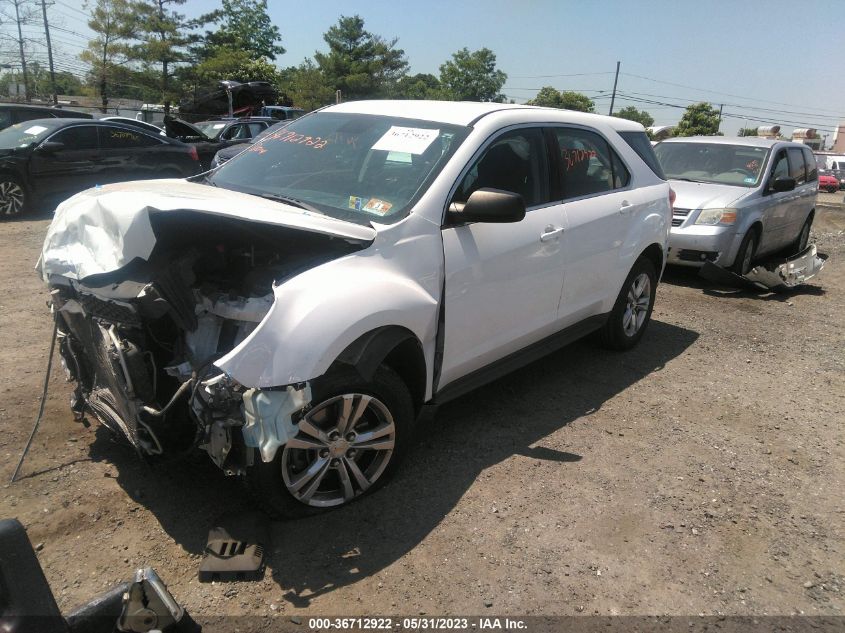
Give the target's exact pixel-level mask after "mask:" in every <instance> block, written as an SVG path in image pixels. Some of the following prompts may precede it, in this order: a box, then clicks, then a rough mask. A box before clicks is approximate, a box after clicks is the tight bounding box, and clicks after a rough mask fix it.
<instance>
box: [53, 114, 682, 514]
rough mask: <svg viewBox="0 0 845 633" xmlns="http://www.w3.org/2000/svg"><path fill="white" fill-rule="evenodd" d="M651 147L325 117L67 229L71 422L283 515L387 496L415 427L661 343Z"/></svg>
mask: <svg viewBox="0 0 845 633" xmlns="http://www.w3.org/2000/svg"><path fill="white" fill-rule="evenodd" d="M656 171H657V172H659V168H657V167H656V162H655V156H654V154H653V152H652V150H651V145H650V144H649V142H648V139H647V138H646V135H645V133H644V131H643V128H642V126H640V125H639V124H636V123H632V122H629V121H625V120H622V119H616V118H609V117H603V116H596V115H590V114H582V113H576V112H568V111H561V110H553V109H545V108H533V107H526V106H518V105H501V104H487V103H451V102H444V103H440V102H430V101H420V102H414V101H402V102H391V101H370V102H357V103H346V104H341V105H337V106H332V107H329V108H325V109H323V110H320V111H318V112H316V113H313V114H310V115H307V116H303V117H301V118H299V119H296V120H295V121H293V122H292V123H291V124H290V126H288V127H287V128H285V129H283V130H280V131H278V132H276V133H274V134H271V135H269V136H268V137H266V138H265V139H263V140H262V141H261V142H259V143H256V144H255V145H252V146H251V147H250V148H249V149H248V150H247V151H244V152H243V153H241V154H239V155H238V156H237V157H235V158H233V159H232V160H231V161H229V162H228V163H226V164H225V165H224V166H222V167H220V168H219V169H217V170H215V171H213V172H210V173H209V174H207V175H205V176H202V177H198V179H196V180H197V182H187V181H181V180H158V181H150V182H144V183H139V182H134V183H126V184H119V185H110V186H107V187H102V188H97V189H92V190H89V191H87V192H84V193H81V194H79V195H77V196H75V197H73V198H71V199H70V200H68V201H66V202H65V203H63V204H62V205H61V206H60V207H59V209H58V210H57V212H56V217H55V219H54V221H53V223H52V225H51V227H50V229H49V232H48V235H47V238H46V241H45V244H44V250H43V253H42V257H41V261H40V270H41V274H42V275H43V278H44V280H45V281H47V282H48V283H49V285H50V288H51V290H52V299H53V310H54V312H55V315H56V318H57V320H58V329H59V339H60V350H61V353H62V357H63V360H64V363H65V365H66V367H67V369H68V372H69V374H70V377H71V378H72V379H73V380H74V381H75V382H76V390H75V402H74V405H73V406H74V409H75V411H76V412H77V414H78V415H80V416H82V415H84V414H85V413H91V414H93V415H94V416H95V417H96V418H97V419H98V420H100V421H101V422H102V423H103V424H105V425H106V426H108V427H110V428H111V429H113V430H115V431H118V432H121V433H123V434H124V435H126V437H127V438H128V439H129V440H130V441H131V442H132V444H133V445H134V446H135V447H136V449H137V450H138V451H139V452H140V453H142V454H145V455H156V454H159V453H164V452H168V451H173V450H176V449H179V448H183V447H189V446H190V445H191V443H194V444H196V445H198V446H200V447H202V448H204V449H205V450H206V451H207V452H208V453H209V455H210V456H211V458H212V459H213V460H214V461H215V463H217V464H218V465H219V466H220V467H221V468H222V469H223V470H224V471H225V472H227V473H230V474H243V475H245V476H246V478H247V481H248V483H249V484H250V485H251V486H252V488H253V489H254V490H255V492H256V493H257V497H258V499H259V501H261V502H262V503H263V505H264V507H265V508H267V509H268V510H269V511H270V512H271V513H272V514H275V515H297V514H303V513H306V512H308V511H312V510H314V509H317V508H322V507H330V506H338V505H341V504H344V503H346V502H348V501H351V500H353V499H355V498H357V497H358V496H360V495H362V494H363V493H365V492H368V491H371V490H373V489H374V488H375V487H376V486H377V485H379V484H380V483H382V482H383V480H384V479H385V476H386V474H387V473H388V472H389V471H390V470H391V469H392V467H393V466H394V465H395V464H396V462H397V460H398V459H399V458H400V457H401V454H402V452H403V451H404V450H405V449H406V448H407V445H408V442H409V439H410V435H411V430H412V427H413V426H414V422H415V420H416V419H417V417H418V416H419V413H420V411H421V410H422V409H423V408H424V407H426V406H431V405H436V404H439V403H442V402H444V401H446V400H449V399H451V398H454V397H456V396H458V395H461V394H463V393H465V392H467V391H469V390H471V389H473V388H475V387H477V386H479V385H481V384H483V383H485V382H487V381H489V380H492V379H494V378H496V377H498V376H501V375H503V374H505V373H507V372H509V371H511V370H513V369H515V368H517V367H519V366H521V365H524V364H526V363H528V362H530V361H531V360H533V359H535V358H538V357H539V356H542V355H544V354H547V353H549V352H551V351H553V350H555V349H557V348H559V347H561V346H563V345H565V344H567V343H569V342H570V341H572V340H574V339H576V338H578V337H581V336H584V335H586V334H588V333H590V332H593V331H596V330H599V331H600V334H601V337H602V338H603V340H604V342H605V343H606V344H607V345H609V346H610V347H613V348H616V349H626V348H629V347H631V346H633V345H634V344H636V343H637V341H638V340H639V339H640V337H641V336H642V335H643V331H644V330H645V328H646V325H647V323H648V320H649V317H650V315H651V310H652V306H653V303H654V296H655V289H656V285H657V282H658V278H659V276H660V273H661V272H662V270H663V266H664V263H665V259H666V245H667V239H668V234H669V226H670V222H671V213H672V211H671V202H670V195H671V191H670V188H669V185H668V183H667V182H666V181H665V180H663V179H662V178H660V177H659V176H657V175H656V173H655V172H656Z"/></svg>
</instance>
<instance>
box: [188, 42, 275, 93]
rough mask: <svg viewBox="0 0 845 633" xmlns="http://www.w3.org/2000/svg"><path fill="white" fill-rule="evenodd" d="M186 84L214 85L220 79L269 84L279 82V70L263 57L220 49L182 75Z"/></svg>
mask: <svg viewBox="0 0 845 633" xmlns="http://www.w3.org/2000/svg"><path fill="white" fill-rule="evenodd" d="M182 76H183V78H184V79H185V80H186V82H191V83H196V84H198V85H199V86H206V87H207V86H209V85H213V84H216V82H218V81H220V80H221V79H234V80H235V81H241V82H247V81H268V82H270V83H271V84H276V83H278V82H279V69H278V68H277V67H276V66H275V64H273V63H271V62H270V61H268V60H267V59H266V58H264V57H253V56H252V55H250V54H249V53H248V52H246V51H238V50H231V49H227V48H221V49H218V50H217V53H216V54H215V55H214V56H212V57H210V58H208V59H206V60H205V61H203V62H201V63H200V64H198V65H197V66H192V67H189V68H188V69H187V71H186V72H184V73H183V74H182Z"/></svg>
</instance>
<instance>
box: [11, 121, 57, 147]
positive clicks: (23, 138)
mask: <svg viewBox="0 0 845 633" xmlns="http://www.w3.org/2000/svg"><path fill="white" fill-rule="evenodd" d="M54 121H55V119H51V120H50V123H51V124H52V123H53V122H54ZM51 124H48V125H42V121H38V120H36V121H24V122H23V123H17V124H15V125H13V126H11V127H7V128H6V129H5V130H0V149H14V148H15V147H29V146H30V145H32V144H33V143H40V142H41V141H42V140H44V138H45V137H46V136H47V135H48V134H49V133H50V132H52V131H53V128H54V127H55V126H54V125H51Z"/></svg>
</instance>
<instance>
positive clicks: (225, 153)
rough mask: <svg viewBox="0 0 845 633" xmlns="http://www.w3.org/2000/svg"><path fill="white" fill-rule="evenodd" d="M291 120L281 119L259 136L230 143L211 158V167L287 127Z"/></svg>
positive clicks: (218, 165)
mask: <svg viewBox="0 0 845 633" xmlns="http://www.w3.org/2000/svg"><path fill="white" fill-rule="evenodd" d="M288 123H290V121H280V122H279V123H276V124H275V125H271V126H270V127H268V128H267V129H266V130H264V131H263V132H262V133H261V134H259V135H258V136H254V137H253V138H251V139H249V140H248V141H244V142H242V143H236V144H234V145H229V146H228V147H224V148H223V149H221V150H220V151H219V152H217V153H216V154H215V155H214V158H212V159H211V165H210V167H211V169H215V168H216V167H220V165H222V164H223V163H225V162H227V161H228V160H229V159H231V158H234V157H235V156H237V155H238V154H240V153H241V152H242V151H244V150H245V149H246V148H247V147H248V146H250V145H252V144H253V143H256V142H258V141H260V140H261V139H263V138H264V137H265V136H267V135H268V134H272V133H273V132H277V131H279V130H281V129H282V128H285V127H287V125H288Z"/></svg>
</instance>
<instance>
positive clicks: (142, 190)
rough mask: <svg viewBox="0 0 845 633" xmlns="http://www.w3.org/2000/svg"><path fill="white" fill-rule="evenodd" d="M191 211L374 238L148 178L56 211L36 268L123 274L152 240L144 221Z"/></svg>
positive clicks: (286, 208) (75, 275) (286, 209)
mask: <svg viewBox="0 0 845 633" xmlns="http://www.w3.org/2000/svg"><path fill="white" fill-rule="evenodd" d="M174 211H194V212H200V213H208V214H209V222H213V221H214V218H213V217H212V216H215V215H217V216H226V217H230V218H240V219H243V220H245V221H249V222H260V223H265V224H273V225H278V226H285V227H288V228H292V229H301V230H303V231H309V232H312V233H320V234H323V235H331V236H335V237H340V238H345V239H349V240H353V241H357V242H370V241H372V240H373V239H374V238H375V236H376V231H375V229H373V228H371V227H368V226H361V225H358V224H352V223H351V222H343V221H341V220H336V219H334V218H330V217H327V216H323V215H318V214H314V213H311V212H309V211H305V210H303V209H299V208H297V207H293V206H290V205H287V204H284V203H282V202H275V201H272V200H266V199H264V198H259V197H257V196H251V195H249V194H245V193H238V192H236V191H230V190H228V189H221V188H218V187H211V186H209V185H200V184H195V183H191V182H187V181H185V180H170V179H168V180H147V181H136V182H127V183H120V184H116V185H107V186H104V187H98V188H95V189H89V190H87V191H84V192H82V193H80V194H77V195H75V196H74V197H72V198H70V199H69V200H66V201H65V202H63V203H62V204H61V205H59V207H58V209H56V214H55V217H54V218H53V222H52V224H50V228H49V229H48V230H47V237H46V238H45V240H44V247H43V249H42V252H41V258H40V260H39V262H38V269H39V271H40V273H41V276H42V278H43V279H44V280H45V281H47V280H48V279H49V277H50V275H62V276H64V277H69V278H71V279H83V278H85V277H87V276H89V275H94V274H100V273H107V272H111V271H114V270H117V269H118V268H122V267H123V266H125V265H126V264H128V263H129V262H131V261H132V260H133V259H135V258H136V257H138V258H141V259H143V260H147V259H149V257H150V254H151V253H152V250H153V246H155V242H156V238H155V234H154V233H153V229H152V225H151V223H150V215H151V214H156V213H167V212H174Z"/></svg>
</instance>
